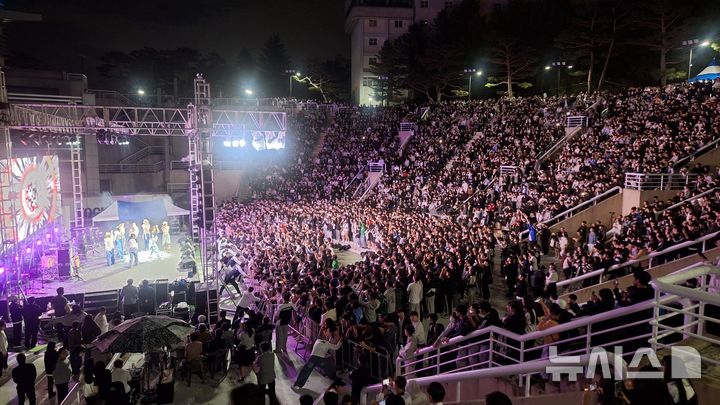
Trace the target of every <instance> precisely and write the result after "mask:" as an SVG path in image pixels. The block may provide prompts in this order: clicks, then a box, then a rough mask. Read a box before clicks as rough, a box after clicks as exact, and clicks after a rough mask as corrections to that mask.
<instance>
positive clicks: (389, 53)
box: [370, 40, 409, 104]
mask: <svg viewBox="0 0 720 405" xmlns="http://www.w3.org/2000/svg"><path fill="white" fill-rule="evenodd" d="M408 60H409V55H407V54H405V52H404V51H403V49H402V48H401V47H400V41H399V40H395V41H392V40H390V41H386V42H385V44H384V45H383V47H382V49H380V52H379V53H378V58H377V61H376V62H373V63H371V64H370V72H371V73H372V74H373V75H374V76H375V77H379V78H382V79H379V80H372V81H371V82H370V88H372V90H373V97H374V98H375V99H377V100H378V101H379V102H380V103H381V104H382V103H386V102H389V101H391V100H393V99H394V98H396V97H398V96H400V94H402V89H403V88H407V84H406V83H407V82H406V81H407V64H408Z"/></svg>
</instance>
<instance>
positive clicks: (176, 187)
mask: <svg viewBox="0 0 720 405" xmlns="http://www.w3.org/2000/svg"><path fill="white" fill-rule="evenodd" d="M189 189H190V183H189V182H187V183H167V184H166V190H167V192H168V193H184V192H187V191H188V190H189Z"/></svg>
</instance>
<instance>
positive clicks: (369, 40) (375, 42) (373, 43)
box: [368, 38, 377, 46]
mask: <svg viewBox="0 0 720 405" xmlns="http://www.w3.org/2000/svg"><path fill="white" fill-rule="evenodd" d="M368 44H370V45H371V46H375V45H377V38H370V39H368Z"/></svg>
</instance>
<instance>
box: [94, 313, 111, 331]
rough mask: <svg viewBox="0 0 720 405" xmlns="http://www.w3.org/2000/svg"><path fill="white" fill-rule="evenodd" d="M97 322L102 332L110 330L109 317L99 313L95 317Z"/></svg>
mask: <svg viewBox="0 0 720 405" xmlns="http://www.w3.org/2000/svg"><path fill="white" fill-rule="evenodd" d="M94 321H95V323H96V324H97V326H99V327H100V334H103V333H105V332H107V331H108V321H107V317H106V316H105V315H103V314H97V315H95V318H94Z"/></svg>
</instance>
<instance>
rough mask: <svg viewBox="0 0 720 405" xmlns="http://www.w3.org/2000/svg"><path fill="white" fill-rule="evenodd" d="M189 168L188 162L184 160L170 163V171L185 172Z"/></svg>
mask: <svg viewBox="0 0 720 405" xmlns="http://www.w3.org/2000/svg"><path fill="white" fill-rule="evenodd" d="M189 167H190V162H186V161H184V160H172V161H170V170H187V169H188V168H189Z"/></svg>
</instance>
